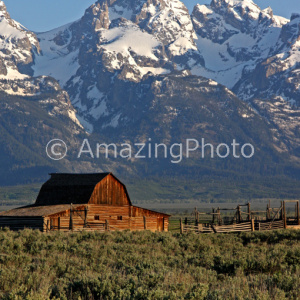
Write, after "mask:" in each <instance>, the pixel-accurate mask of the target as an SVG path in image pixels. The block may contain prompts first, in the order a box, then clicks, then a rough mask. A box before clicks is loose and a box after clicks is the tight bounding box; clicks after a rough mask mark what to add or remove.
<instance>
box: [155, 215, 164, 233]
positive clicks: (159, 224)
mask: <svg viewBox="0 0 300 300" xmlns="http://www.w3.org/2000/svg"><path fill="white" fill-rule="evenodd" d="M157 231H164V218H160V217H158V218H157Z"/></svg>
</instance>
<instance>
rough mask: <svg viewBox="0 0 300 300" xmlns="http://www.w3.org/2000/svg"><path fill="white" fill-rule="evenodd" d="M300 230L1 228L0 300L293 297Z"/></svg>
mask: <svg viewBox="0 0 300 300" xmlns="http://www.w3.org/2000/svg"><path fill="white" fill-rule="evenodd" d="M299 298H300V231H296V230H294V231H292V230H282V231H273V232H254V233H242V234H223V235H222V234H210V235H204V234H203V235H196V234H192V233H191V234H183V235H180V234H178V233H171V232H169V233H151V232H148V231H144V232H129V231H125V232H111V233H97V232H82V233H61V232H53V233H49V234H45V233H41V232H39V231H32V230H28V229H26V230H24V231H20V232H11V231H8V230H6V229H3V230H0V299H22V300H23V299H41V300H46V299H174V300H175V299H176V300H177V299H259V300H263V299H280V300H281V299H299Z"/></svg>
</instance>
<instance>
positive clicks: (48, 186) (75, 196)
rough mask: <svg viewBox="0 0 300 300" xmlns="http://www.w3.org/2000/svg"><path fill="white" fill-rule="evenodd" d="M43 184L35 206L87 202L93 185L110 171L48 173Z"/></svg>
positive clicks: (93, 187)
mask: <svg viewBox="0 0 300 300" xmlns="http://www.w3.org/2000/svg"><path fill="white" fill-rule="evenodd" d="M50 175H51V178H50V179H49V180H48V181H47V182H46V183H45V184H43V186H42V188H41V190H40V193H39V195H38V197H37V199H36V202H35V204H34V205H35V206H42V205H59V204H71V203H72V204H87V203H88V202H89V200H90V198H91V196H92V193H93V191H94V189H95V186H96V185H97V184H98V183H99V182H101V181H102V180H103V179H104V178H105V177H106V176H108V175H112V174H111V173H95V174H67V173H54V174H50Z"/></svg>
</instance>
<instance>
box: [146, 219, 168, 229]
mask: <svg viewBox="0 0 300 300" xmlns="http://www.w3.org/2000/svg"><path fill="white" fill-rule="evenodd" d="M143 218H144V229H145V230H146V229H147V220H146V217H145V216H144V217H143ZM163 221H164V219H163Z"/></svg>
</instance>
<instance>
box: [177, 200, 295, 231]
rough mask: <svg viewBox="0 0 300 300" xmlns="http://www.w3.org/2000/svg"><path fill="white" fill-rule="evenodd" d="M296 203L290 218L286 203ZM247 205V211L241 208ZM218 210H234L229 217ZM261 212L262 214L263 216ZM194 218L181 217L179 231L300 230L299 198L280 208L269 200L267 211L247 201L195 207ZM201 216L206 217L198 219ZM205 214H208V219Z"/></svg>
mask: <svg viewBox="0 0 300 300" xmlns="http://www.w3.org/2000/svg"><path fill="white" fill-rule="evenodd" d="M287 203H295V214H294V216H293V217H289V216H288V213H287V210H286V204H287ZM243 207H246V211H243ZM221 211H233V212H234V213H233V215H232V217H231V218H230V217H228V215H227V216H222V215H221ZM262 214H263V216H262ZM193 215H194V219H193V220H190V219H188V218H185V220H184V222H183V221H182V219H180V232H181V233H184V232H189V231H193V232H196V233H229V232H247V231H265V230H276V229H283V228H294V229H300V213H299V201H298V200H286V201H282V203H281V206H280V207H276V208H271V205H270V203H269V204H268V205H267V209H266V211H254V210H251V206H250V203H247V204H245V205H238V206H237V207H236V208H229V209H226V208H223V209H221V208H217V209H212V212H211V213H201V212H199V211H198V210H197V209H196V208H195V210H194V212H193ZM200 216H201V217H205V218H204V219H203V220H200ZM207 217H211V219H210V220H208V219H207Z"/></svg>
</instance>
